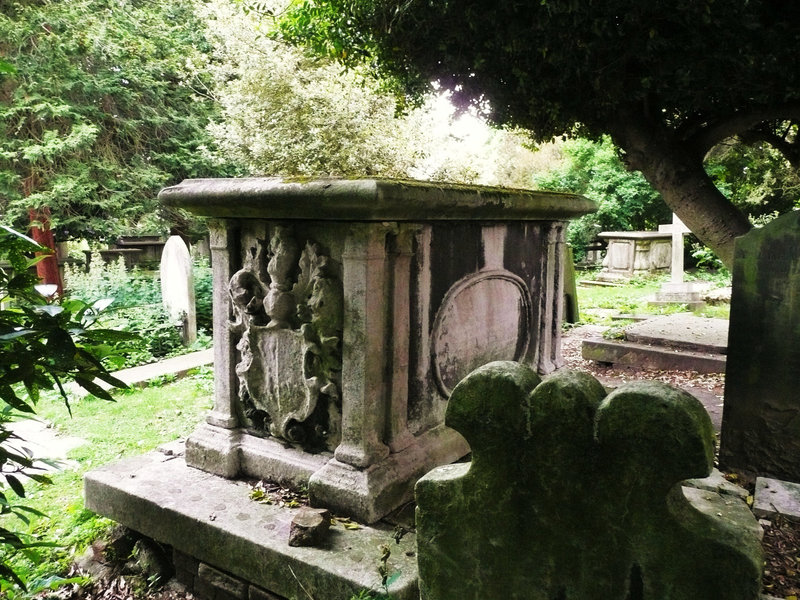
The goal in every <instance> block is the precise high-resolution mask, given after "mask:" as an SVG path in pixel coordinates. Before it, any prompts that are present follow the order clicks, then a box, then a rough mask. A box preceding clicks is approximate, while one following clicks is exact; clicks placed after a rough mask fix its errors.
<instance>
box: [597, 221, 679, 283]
mask: <svg viewBox="0 0 800 600" xmlns="http://www.w3.org/2000/svg"><path fill="white" fill-rule="evenodd" d="M598 237H600V238H602V239H605V240H606V241H607V243H608V246H607V248H606V256H605V258H604V259H603V269H602V270H601V272H600V277H601V278H604V279H610V280H614V279H627V278H630V277H634V276H635V275H645V274H648V273H656V272H660V271H666V270H667V269H669V268H670V265H671V261H672V234H671V233H670V232H668V231H604V232H602V233H600V234H599V236H598Z"/></svg>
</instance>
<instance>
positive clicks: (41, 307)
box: [0, 226, 132, 592]
mask: <svg viewBox="0 0 800 600" xmlns="http://www.w3.org/2000/svg"><path fill="white" fill-rule="evenodd" d="M34 252H39V253H44V252H49V251H47V250H46V249H45V248H42V247H41V246H39V245H38V244H37V243H36V242H34V241H33V240H32V239H30V238H28V237H26V236H24V235H21V234H19V233H17V232H15V231H13V230H11V229H9V228H7V227H5V226H0V264H2V266H0V306H2V309H0V399H1V400H2V401H3V403H4V406H3V407H2V410H0V466H1V467H2V469H1V470H0V516H4V515H14V516H16V517H17V518H18V519H19V520H20V521H22V522H23V523H28V522H29V520H28V518H29V516H30V515H38V514H40V513H38V511H36V510H34V509H32V508H30V507H28V506H26V505H24V504H19V503H18V501H17V498H20V499H23V498H25V488H24V485H23V483H22V477H23V476H24V477H28V478H30V479H32V480H33V481H37V482H42V483H47V482H48V481H49V479H48V478H47V477H46V476H45V475H43V474H42V473H40V472H38V471H39V469H38V468H37V466H36V465H35V464H34V460H33V456H32V455H31V453H30V452H29V451H27V450H26V449H25V448H23V447H22V446H21V445H20V443H21V442H23V440H22V439H20V438H19V437H18V436H17V435H16V434H14V433H13V432H12V431H10V430H9V429H8V428H7V427H6V425H7V424H8V423H9V421H11V420H12V419H13V418H16V417H17V416H18V415H19V414H20V413H23V414H29V415H30V414H33V413H34V410H35V407H36V404H37V402H38V401H39V398H40V394H41V392H42V390H52V389H57V390H58V392H59V393H60V394H61V397H62V398H63V400H64V403H65V404H66V406H67V408H68V409H69V402H68V398H67V393H66V390H65V387H64V384H65V383H66V382H67V381H68V380H74V381H75V382H76V383H77V384H78V385H80V386H81V387H83V388H84V389H86V390H87V391H89V392H90V393H91V394H93V395H94V396H97V397H99V398H103V399H105V400H113V398H112V397H111V395H110V394H109V393H108V392H107V391H105V390H104V389H103V388H101V387H100V386H99V385H98V384H97V383H95V379H100V380H101V381H105V382H106V383H108V384H110V385H112V386H116V387H122V388H124V387H127V386H126V385H125V384H124V383H122V382H121V381H119V380H118V379H116V378H114V377H113V376H111V375H110V374H109V373H108V370H107V369H106V368H105V367H104V366H103V363H102V359H103V358H108V357H109V356H110V355H111V353H112V349H111V345H114V346H117V347H120V344H124V343H126V342H128V341H130V340H131V338H132V336H131V335H129V334H125V333H120V332H117V331H112V330H107V329H98V328H94V329H90V327H91V326H92V325H93V324H94V323H95V322H96V321H97V319H98V317H99V310H98V307H97V306H95V305H90V304H87V303H86V302H83V301H80V300H75V299H71V300H62V301H60V302H58V303H53V304H48V303H47V301H46V299H45V298H44V296H42V295H41V294H40V293H39V292H38V291H37V290H36V288H35V286H36V284H37V283H38V277H37V276H36V275H35V274H34V273H33V272H31V270H30V269H31V267H32V266H33V265H34V264H35V263H36V262H37V261H38V260H40V259H41V257H39V258H30V256H32V255H33V254H34ZM42 545H47V543H46V542H44V541H42V540H40V539H38V538H36V537H35V536H28V535H23V534H20V533H18V532H15V531H12V530H10V529H8V526H7V523H4V525H3V526H0V549H1V550H9V549H10V551H11V552H12V553H13V552H15V551H29V550H30V549H31V548H35V547H36V546H42ZM5 555H6V553H3V554H2V555H0V556H3V557H4V556H5ZM15 584H16V585H17V586H20V587H22V588H24V587H25V582H24V581H23V580H22V578H21V577H20V576H19V574H17V573H16V572H14V570H13V569H12V568H11V567H10V566H9V564H8V563H7V562H6V560H5V558H0V592H3V590H5V589H7V588H8V587H10V586H13V585H15Z"/></svg>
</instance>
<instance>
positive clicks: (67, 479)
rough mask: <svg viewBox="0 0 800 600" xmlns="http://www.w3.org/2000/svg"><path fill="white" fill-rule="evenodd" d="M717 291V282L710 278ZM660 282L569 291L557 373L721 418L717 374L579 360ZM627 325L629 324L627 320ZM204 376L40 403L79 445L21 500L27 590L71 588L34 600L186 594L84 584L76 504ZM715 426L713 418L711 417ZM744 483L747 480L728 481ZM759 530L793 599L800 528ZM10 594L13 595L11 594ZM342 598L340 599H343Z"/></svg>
mask: <svg viewBox="0 0 800 600" xmlns="http://www.w3.org/2000/svg"><path fill="white" fill-rule="evenodd" d="M716 283H718V284H719V285H724V283H725V280H724V279H718V280H717V281H716ZM659 285H660V280H657V279H642V280H634V281H633V282H632V283H631V284H629V285H626V286H624V287H613V288H604V287H591V288H584V287H581V288H579V291H578V296H579V303H580V306H581V318H582V321H581V322H580V323H578V324H576V325H575V326H572V327H567V328H565V331H564V337H563V341H562V352H563V356H564V359H565V362H566V367H567V368H571V369H579V370H583V371H587V372H589V373H591V374H592V375H594V376H595V377H596V378H597V379H598V380H600V381H601V383H603V384H604V385H605V386H607V387H616V386H618V385H621V384H622V383H624V382H627V381H633V380H637V379H656V380H659V381H663V382H665V383H669V384H671V385H675V386H677V387H680V388H683V389H685V390H687V391H688V392H690V393H692V394H693V395H695V396H696V397H698V398H699V399H700V400H701V401H702V402H703V403H704V405H706V407H707V408H709V409H710V412H711V413H712V417H713V412H714V410H713V409H715V408H717V409H718V411H717V412H718V413H720V412H721V406H722V399H723V391H724V376H723V375H721V374H698V373H695V372H688V371H644V370H636V369H630V368H614V367H611V366H604V365H600V364H597V363H594V362H591V361H587V360H584V359H583V358H581V341H582V340H583V339H584V338H585V337H587V336H589V337H591V336H602V335H603V334H605V335H606V336H614V335H615V334H616V332H618V331H619V329H620V327H621V326H622V325H624V324H625V323H626V321H620V320H618V319H614V318H613V317H614V316H616V313H619V312H621V313H625V314H642V313H646V314H654V313H655V314H663V313H664V312H665V311H666V312H669V311H676V310H681V307H670V308H668V309H665V308H663V307H659V308H654V307H649V306H648V305H647V297H648V296H650V295H652V293H653V292H654V291H655V290H656V289H658V287H659ZM703 314H705V315H707V316H714V317H726V316H727V307H726V306H725V305H720V306H710V307H708V308H707V309H706V310H705V311H704V313H703ZM628 322H629V321H628ZM212 381H213V375H212V372H211V369H208V368H204V369H200V370H199V371H197V372H195V373H193V374H190V375H189V376H188V377H186V378H184V379H181V380H178V381H171V380H170V378H164V379H162V380H159V381H155V382H152V383H151V384H150V385H149V386H148V387H146V388H144V389H140V390H133V391H129V392H121V393H118V394H117V395H116V397H117V402H115V403H108V402H105V401H101V400H97V399H95V398H93V397H87V398H83V399H76V400H75V401H74V402H73V405H72V412H73V416H72V417H70V416H69V415H68V414H67V412H66V409H64V407H63V405H61V404H60V403H59V402H57V401H53V402H48V401H43V402H42V403H41V404H40V405H39V415H38V416H39V418H40V419H43V420H44V421H46V422H48V423H51V424H52V430H53V431H54V432H55V433H56V434H57V436H58V437H64V438H70V439H77V440H79V441H85V442H84V443H80V444H79V445H77V446H75V447H74V448H72V449H70V450H68V453H67V458H68V462H67V464H66V465H65V466H66V468H65V469H64V470H63V471H61V472H57V473H55V474H54V475H53V485H50V486H39V485H31V487H30V494H29V497H28V498H26V500H27V501H28V504H29V505H31V506H33V507H34V508H36V509H38V510H41V511H42V512H44V513H47V514H48V515H49V518H48V519H34V520H33V521H32V524H31V525H30V528H29V530H30V531H31V532H35V533H39V534H42V535H43V536H44V537H46V538H49V539H54V540H57V541H58V543H59V546H60V547H59V548H55V549H50V548H42V549H38V550H36V551H35V552H30V553H27V554H26V555H25V556H20V557H19V560H18V561H17V566H18V567H19V568H20V569H21V570H22V571H23V572H24V573H25V574H26V576H27V577H28V578H29V580H30V581H31V582H32V583H33V585H32V588H35V587H36V585H37V584H38V585H40V586H42V587H47V584H48V582H50V581H52V580H51V579H50V578H51V577H52V576H53V575H55V574H58V575H61V576H64V577H68V578H72V577H77V578H78V579H76V580H75V582H74V583H71V584H68V585H64V586H61V587H58V588H56V589H55V590H52V591H42V592H40V593H39V594H38V596H39V597H46V596H49V597H54V598H60V599H61V600H67V599H69V600H73V599H75V600H77V599H78V598H81V599H89V598H91V599H97V600H100V599H103V600H117V599H128V598H134V597H142V596H145V597H146V598H148V599H149V600H178V599H182V598H190V597H191V596H190V595H188V594H187V593H186V592H185V591H183V590H182V589H181V588H180V587H171V586H167V587H161V588H158V589H152V590H148V588H147V582H146V581H143V580H141V579H137V578H136V577H135V576H131V574H125V575H120V574H119V572H117V573H116V574H115V576H114V577H112V578H96V579H95V580H94V582H86V581H83V580H81V579H80V577H81V576H83V575H85V569H86V568H87V567H89V566H90V565H91V563H92V559H94V558H101V559H103V560H106V559H105V558H104V557H103V552H102V550H103V548H104V546H103V544H102V542H100V543H98V542H95V543H94V544H92V542H93V541H94V540H97V539H100V540H102V539H103V538H105V537H106V536H107V535H108V533H109V531H110V529H111V527H112V525H113V524H112V523H111V522H110V521H108V520H106V519H103V518H100V517H97V516H95V515H93V514H92V513H90V512H89V511H87V510H85V509H84V508H83V501H82V496H81V478H82V475H83V473H84V472H86V471H87V470H89V469H92V468H95V467H97V466H99V465H101V464H104V463H108V462H113V461H116V460H119V459H121V458H123V457H128V456H133V455H136V454H141V453H144V452H147V451H150V450H152V449H154V448H155V447H157V446H159V445H161V444H163V443H165V442H169V441H172V440H175V439H180V438H184V437H185V436H186V435H188V434H189V433H190V432H191V431H192V430H193V429H194V427H195V426H196V425H197V423H199V422H201V421H202V419H203V417H204V415H205V413H206V412H207V410H208V409H209V407H210V404H211V394H212ZM712 420H713V421H714V423H715V427H717V429H718V427H719V420H718V416H717V417H713V419H712ZM737 483H741V484H743V485H745V487H747V486H750V490H751V492H752V482H748V481H737ZM762 525H764V529H765V537H764V549H765V560H766V564H765V575H764V592H765V594H769V595H770V596H772V597H774V598H787V599H791V598H796V597H797V595H798V594H800V576H798V573H797V570H798V566H800V527H798V526H797V525H795V524H793V523H791V522H789V521H786V520H774V521H773V522H770V523H769V524H768V525H767V523H766V522H764V521H762ZM11 597H12V598H13V597H14V596H13V595H12V596H11ZM343 600H347V599H343Z"/></svg>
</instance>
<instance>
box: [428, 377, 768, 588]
mask: <svg viewBox="0 0 800 600" xmlns="http://www.w3.org/2000/svg"><path fill="white" fill-rule="evenodd" d="M446 423H447V424H448V425H450V426H451V427H453V428H455V429H456V430H457V431H459V432H461V433H462V434H463V435H464V437H465V438H466V439H467V441H468V442H469V443H470V446H471V448H472V462H471V463H464V464H456V465H449V466H445V467H440V468H438V469H435V470H434V471H432V472H431V473H429V474H428V475H427V476H426V477H424V478H423V479H421V480H420V481H419V482H418V483H417V488H416V495H417V546H418V553H419V557H418V563H419V569H420V589H421V593H422V598H423V599H424V600H445V599H453V600H455V599H459V600H464V599H473V598H474V599H475V600H478V599H481V600H483V599H486V598H525V599H526V600H553V599H554V598H557V599H559V600H583V599H585V598H603V600H629V599H636V600H667V599H669V600H717V599H719V598H725V599H726V600H728V599H731V600H734V599H741V600H745V599H748V600H753V599H755V598H758V593H759V589H760V576H761V548H760V544H759V531H760V530H759V527H758V524H757V523H756V521H755V519H754V518H753V516H752V514H750V512H749V511H748V510H747V507H746V505H745V504H744V502H742V501H741V500H740V499H738V498H735V497H730V496H729V497H722V496H719V495H718V494H715V493H713V492H708V491H702V490H695V489H691V488H686V489H684V488H683V487H682V486H681V485H680V482H681V481H682V480H684V479H687V478H690V477H703V476H706V475H708V474H709V473H710V471H711V467H712V461H713V450H714V434H713V430H712V427H711V422H710V419H709V417H708V415H707V413H706V412H705V411H704V409H703V407H702V405H701V404H700V403H699V401H697V400H696V399H695V398H694V397H692V396H690V395H689V394H686V393H685V392H682V391H680V390H677V389H675V388H671V387H669V386H666V385H663V384H660V383H656V382H638V383H634V384H628V385H625V386H622V387H621V388H619V389H617V390H616V391H614V392H612V393H611V394H609V395H608V396H606V395H605V391H604V390H603V387H602V386H601V385H600V383H599V382H597V381H596V380H595V379H594V378H592V377H591V376H589V375H587V374H583V373H576V372H568V371H560V372H558V373H557V374H555V375H553V376H551V377H549V378H548V379H546V380H544V381H543V382H542V381H541V380H540V378H539V377H538V376H537V375H536V374H535V373H533V372H532V371H531V370H530V369H528V368H527V367H524V366H522V365H519V364H517V363H509V362H497V363H491V364H489V365H486V366H484V367H481V368H480V369H478V370H476V371H475V372H473V373H471V374H470V375H469V376H467V377H466V378H465V379H464V380H463V381H462V382H461V383H459V384H458V386H456V388H455V389H454V391H453V394H452V396H451V399H450V403H449V406H448V409H447V416H446Z"/></svg>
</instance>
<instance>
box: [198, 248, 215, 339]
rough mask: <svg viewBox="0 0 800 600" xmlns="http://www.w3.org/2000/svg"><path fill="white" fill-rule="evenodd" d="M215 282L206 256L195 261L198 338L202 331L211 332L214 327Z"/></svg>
mask: <svg viewBox="0 0 800 600" xmlns="http://www.w3.org/2000/svg"><path fill="white" fill-rule="evenodd" d="M213 297H214V284H213V280H212V273H211V266H210V265H209V264H208V260H207V259H205V258H198V259H195V261H194V303H195V312H196V313H197V329H198V338H199V334H200V332H201V331H205V332H206V333H208V334H211V331H212V329H213V318H214V313H213V306H212V301H213Z"/></svg>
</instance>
